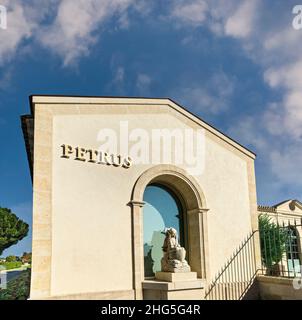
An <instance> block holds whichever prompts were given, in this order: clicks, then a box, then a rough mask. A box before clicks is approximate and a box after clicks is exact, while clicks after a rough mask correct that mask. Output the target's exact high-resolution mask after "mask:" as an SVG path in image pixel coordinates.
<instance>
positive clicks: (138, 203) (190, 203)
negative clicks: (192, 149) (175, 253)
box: [130, 165, 210, 299]
mask: <svg viewBox="0 0 302 320" xmlns="http://www.w3.org/2000/svg"><path fill="white" fill-rule="evenodd" d="M152 186H153V188H152ZM155 186H156V187H157V188H155ZM152 189H153V190H152ZM156 192H157V193H158V197H157V200H156V196H154V193H155V194H156ZM151 193H153V196H152V194H151ZM159 197H163V198H165V199H166V201H168V202H169V201H170V206H171V208H172V209H173V210H174V212H173V210H172V209H171V210H172V211H171V210H170V213H169V211H168V209H167V208H165V206H162V204H161V201H159V200H158V199H159ZM167 199H168V200H167ZM130 203H131V205H132V232H133V233H132V237H133V239H132V244H133V286H134V290H135V298H136V299H142V283H143V281H144V280H145V274H146V276H147V277H148V275H150V276H152V275H153V274H154V271H156V268H158V267H159V261H160V253H159V248H157V249H155V248H154V247H153V248H154V253H153V258H155V262H153V265H152V260H153V258H152V248H150V246H152V237H153V235H154V234H156V236H155V238H156V239H153V242H154V243H153V245H156V246H157V247H159V246H160V245H159V242H160V233H159V232H160V231H163V230H161V229H162V227H173V224H174V227H175V226H176V227H177V225H178V229H179V236H180V239H179V240H180V243H181V245H183V246H184V247H185V248H186V251H187V257H188V262H189V264H190V266H191V270H192V271H195V272H197V276H198V277H199V278H203V279H206V280H209V278H210V274H209V267H208V262H209V261H208V240H207V230H208V226H207V212H208V209H207V207H206V200H205V197H204V194H203V192H202V190H201V188H200V186H199V184H198V183H197V181H196V180H195V178H194V177H192V176H191V175H189V174H188V173H187V172H186V171H185V170H183V169H181V168H178V167H176V166H173V165H157V166H154V167H152V168H150V169H148V170H147V171H145V172H144V173H143V174H141V176H140V177H139V178H138V179H137V181H136V183H135V185H134V188H133V192H132V200H131V202H130ZM144 207H146V208H147V209H146V211H145V221H146V219H148V217H147V215H148V214H149V215H150V216H152V217H153V218H152V222H151V224H153V229H154V230H153V229H152V228H151V227H149V229H150V230H148V227H147V222H146V227H145V226H144ZM148 207H149V213H148ZM152 210H153V215H152V214H151V213H150V212H152ZM177 210H178V211H177ZM177 215H179V217H175V216H177ZM176 218H178V221H177V219H176ZM150 219H151V218H150ZM169 219H171V220H169ZM169 224H172V225H169ZM144 229H145V230H144ZM176 229H177V228H176ZM144 233H146V235H144ZM144 237H145V238H144ZM150 242H151V243H150ZM145 244H147V245H146V246H145ZM150 249H151V252H150ZM149 252H150V253H149ZM145 253H146V254H145ZM148 253H149V255H151V256H150V257H149V259H150V258H151V259H152V260H149V261H148ZM146 260H147V261H146ZM145 263H147V264H148V263H149V266H146V268H145ZM154 263H155V267H154Z"/></svg>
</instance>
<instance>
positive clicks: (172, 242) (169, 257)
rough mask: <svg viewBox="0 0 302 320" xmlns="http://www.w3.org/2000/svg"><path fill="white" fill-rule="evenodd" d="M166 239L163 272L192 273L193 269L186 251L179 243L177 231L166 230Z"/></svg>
mask: <svg viewBox="0 0 302 320" xmlns="http://www.w3.org/2000/svg"><path fill="white" fill-rule="evenodd" d="M165 234H166V238H165V241H164V245H163V252H164V256H163V257H162V259H161V271H163V272H190V271H191V268H190V266H189V264H188V262H187V261H186V260H185V258H186V250H185V248H183V247H181V246H180V244H179V243H178V241H177V231H176V230H175V229H174V228H167V229H166V232H165Z"/></svg>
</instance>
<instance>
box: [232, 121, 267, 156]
mask: <svg viewBox="0 0 302 320" xmlns="http://www.w3.org/2000/svg"><path fill="white" fill-rule="evenodd" d="M257 126H258V119H257V118H256V117H251V116H247V117H245V118H242V119H240V120H238V123H236V124H234V126H233V127H231V128H230V129H229V130H228V133H229V134H230V136H231V137H233V138H234V139H237V140H238V141H239V142H240V143H242V144H243V145H247V146H253V147H255V148H256V150H257V152H258V151H261V152H265V149H266V148H267V147H268V144H267V143H268V142H267V140H266V139H265V137H264V136H263V133H262V132H260V131H259V130H255V128H257Z"/></svg>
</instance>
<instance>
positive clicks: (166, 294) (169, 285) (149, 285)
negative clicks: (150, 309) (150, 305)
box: [143, 272, 205, 300]
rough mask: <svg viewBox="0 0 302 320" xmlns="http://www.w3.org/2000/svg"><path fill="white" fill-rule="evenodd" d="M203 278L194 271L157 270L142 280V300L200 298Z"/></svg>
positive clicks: (202, 289) (203, 285)
mask: <svg viewBox="0 0 302 320" xmlns="http://www.w3.org/2000/svg"><path fill="white" fill-rule="evenodd" d="M204 288H205V280H203V279H198V278H197V273H196V272H177V273H174V272H157V273H156V275H155V280H145V281H144V282H143V296H144V300H202V299H203V298H204Z"/></svg>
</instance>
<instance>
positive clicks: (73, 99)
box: [29, 94, 257, 160]
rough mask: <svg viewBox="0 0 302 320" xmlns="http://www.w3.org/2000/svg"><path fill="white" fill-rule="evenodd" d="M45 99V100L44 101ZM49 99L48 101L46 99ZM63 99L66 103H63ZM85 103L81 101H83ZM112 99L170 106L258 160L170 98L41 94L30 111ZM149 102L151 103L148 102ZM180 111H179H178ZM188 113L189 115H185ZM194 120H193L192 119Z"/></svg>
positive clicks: (237, 143) (245, 148) (30, 97)
mask: <svg viewBox="0 0 302 320" xmlns="http://www.w3.org/2000/svg"><path fill="white" fill-rule="evenodd" d="M43 98H44V99H43ZM45 98H47V99H45ZM62 98H63V99H64V98H65V99H64V100H65V101H62ZM82 99H83V101H80V100H82ZM87 99H90V101H87ZM107 99H112V100H115V102H116V103H121V104H123V103H125V101H122V100H125V99H127V100H128V101H129V102H130V103H131V100H133V103H134V102H135V103H145V104H155V103H156V104H168V105H170V106H171V107H172V108H174V109H176V111H179V112H181V113H183V114H184V115H185V116H187V117H189V118H190V119H191V120H193V121H195V122H196V123H198V124H199V125H202V126H203V127H204V128H205V129H207V130H208V131H210V132H211V133H213V134H214V135H216V136H217V137H219V138H221V139H222V140H224V141H225V142H227V143H228V144H230V145H232V146H233V147H235V148H236V149H237V150H239V151H241V152H242V153H244V154H245V155H247V156H249V157H250V158H252V159H253V160H255V159H256V156H257V155H256V153H254V152H253V151H251V150H250V149H248V148H247V147H245V146H243V145H242V144H240V143H239V142H237V141H236V140H234V139H232V138H231V137H229V136H228V135H227V134H225V133H223V132H222V131H220V130H219V129H217V128H215V127H214V126H212V125H211V124H209V123H208V122H206V121H204V120H203V119H201V118H200V117H199V116H197V115H195V114H194V113H192V112H191V111H189V110H188V109H187V108H185V107H183V106H182V105H180V104H179V103H177V102H175V101H174V100H173V99H170V98H154V97H151V98H148V97H129V96H128V97H122V96H82V95H39V94H33V95H30V96H29V102H30V110H31V114H32V115H34V111H35V110H34V105H35V104H36V103H49V104H58V103H63V104H64V103H66V104H68V103H79V104H81V103H83V104H96V103H105V100H107ZM97 100H99V101H97ZM119 100H120V101H119ZM148 100H149V101H148ZM178 108H179V109H180V110H177V109H178ZM185 113H187V114H185ZM192 118H193V119H192Z"/></svg>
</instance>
